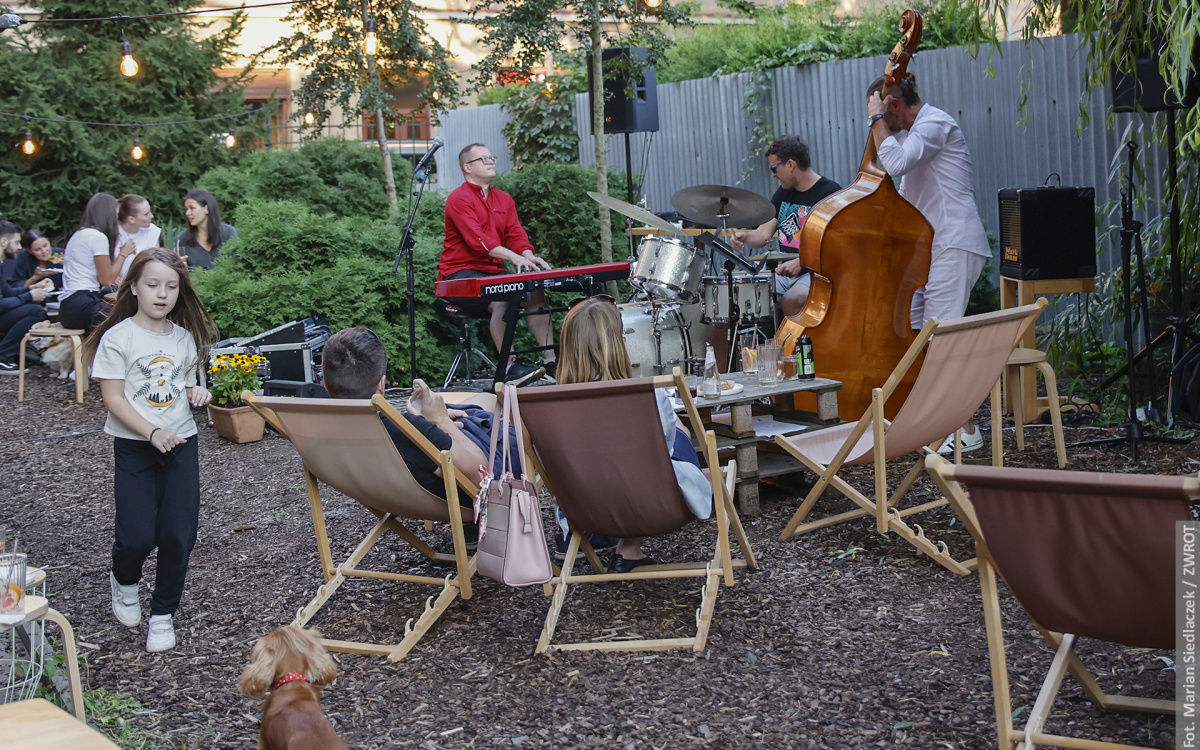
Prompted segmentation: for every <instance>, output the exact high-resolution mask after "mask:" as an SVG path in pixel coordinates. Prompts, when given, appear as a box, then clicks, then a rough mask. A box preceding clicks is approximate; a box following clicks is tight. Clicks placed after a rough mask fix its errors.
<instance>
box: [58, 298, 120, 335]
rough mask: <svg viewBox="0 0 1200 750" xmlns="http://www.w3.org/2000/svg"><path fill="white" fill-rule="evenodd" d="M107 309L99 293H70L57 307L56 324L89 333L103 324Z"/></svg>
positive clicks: (107, 306) (106, 304)
mask: <svg viewBox="0 0 1200 750" xmlns="http://www.w3.org/2000/svg"><path fill="white" fill-rule="evenodd" d="M109 307H110V305H109V304H108V303H107V302H105V301H104V296H103V295H102V294H100V292H72V293H71V294H70V296H68V297H67V298H66V299H65V300H63V301H62V303H61V304H59V306H58V322H59V323H61V324H62V326H63V328H82V329H83V330H85V331H91V330H92V329H93V328H95V327H96V326H98V325H100V323H102V322H104V318H105V316H106V315H108V310H109Z"/></svg>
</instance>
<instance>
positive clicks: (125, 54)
mask: <svg viewBox="0 0 1200 750" xmlns="http://www.w3.org/2000/svg"><path fill="white" fill-rule="evenodd" d="M121 72H122V73H123V74H124V75H125V77H126V78H133V77H134V76H135V75H137V72H138V64H137V60H134V59H133V47H131V46H130V45H129V42H127V41H125V40H124V39H122V40H121Z"/></svg>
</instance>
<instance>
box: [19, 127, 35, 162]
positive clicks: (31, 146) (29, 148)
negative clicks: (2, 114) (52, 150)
mask: <svg viewBox="0 0 1200 750" xmlns="http://www.w3.org/2000/svg"><path fill="white" fill-rule="evenodd" d="M21 151H22V153H24V154H25V155H26V156H33V152H34V151H37V144H36V143H34V142H33V134H32V133H30V132H29V131H28V130H26V131H25V140H24V141H23V142H22V143H21Z"/></svg>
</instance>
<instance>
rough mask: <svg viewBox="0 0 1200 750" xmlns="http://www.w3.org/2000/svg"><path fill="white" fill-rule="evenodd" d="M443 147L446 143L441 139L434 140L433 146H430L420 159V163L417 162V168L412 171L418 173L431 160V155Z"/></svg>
mask: <svg viewBox="0 0 1200 750" xmlns="http://www.w3.org/2000/svg"><path fill="white" fill-rule="evenodd" d="M445 145H446V142H445V141H443V140H442V139H441V138H434V139H433V145H432V146H430V147H429V150H428V151H426V152H425V155H424V156H422V157H421V161H419V162H417V168H416V170H414V171H416V172H419V171H421V170H422V169H424V168H425V165H426V164H428V163H429V161H430V160H431V159H432V158H433V155H434V154H436V153H437V150H438V149H439V148H441V147H442V146H445Z"/></svg>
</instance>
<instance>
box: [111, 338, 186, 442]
mask: <svg viewBox="0 0 1200 750" xmlns="http://www.w3.org/2000/svg"><path fill="white" fill-rule="evenodd" d="M197 359H198V355H197V352H196V341H195V340H194V339H193V338H192V334H190V333H188V332H187V329H185V328H181V327H180V326H178V325H175V324H172V329H171V332H170V333H155V332H154V331H148V330H146V329H145V328H142V327H141V326H139V325H138V324H137V323H134V322H133V319H132V318H126V319H125V320H122V321H121V322H120V323H117V324H116V325H115V326H113V327H112V328H110V329H109V330H108V331H107V332H106V333H105V334H104V336H103V338H101V339H100V345H99V346H98V347H97V348H96V360H95V362H94V363H93V364H92V377H93V378H95V379H97V380H124V381H125V400H126V401H128V402H129V403H130V405H132V406H133V408H134V409H135V410H136V411H137V413H138V414H141V415H142V416H143V417H145V418H146V419H147V420H148V421H149V422H150V423H151V424H153V425H154V426H155V427H161V428H163V429H164V430H170V431H171V432H174V433H175V434H176V435H178V436H179V437H184V438H185V437H191V436H192V435H195V434H196V432H197V429H196V421H195V420H194V419H192V407H191V406H190V405H189V404H188V400H187V391H186V390H185V389H186V388H187V387H188V386H194V385H196V362H197ZM104 431H105V432H107V433H108V434H109V435H112V436H114V437H120V438H129V439H131V440H145V439H146V438H145V437H144V436H143V435H140V434H138V433H137V432H134V431H133V430H131V429H129V427H128V426H126V425H125V423H124V422H122V421H121V420H119V419H117V418H116V417H114V416H113V415H112V413H109V415H108V421H106V422H105V423H104Z"/></svg>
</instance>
